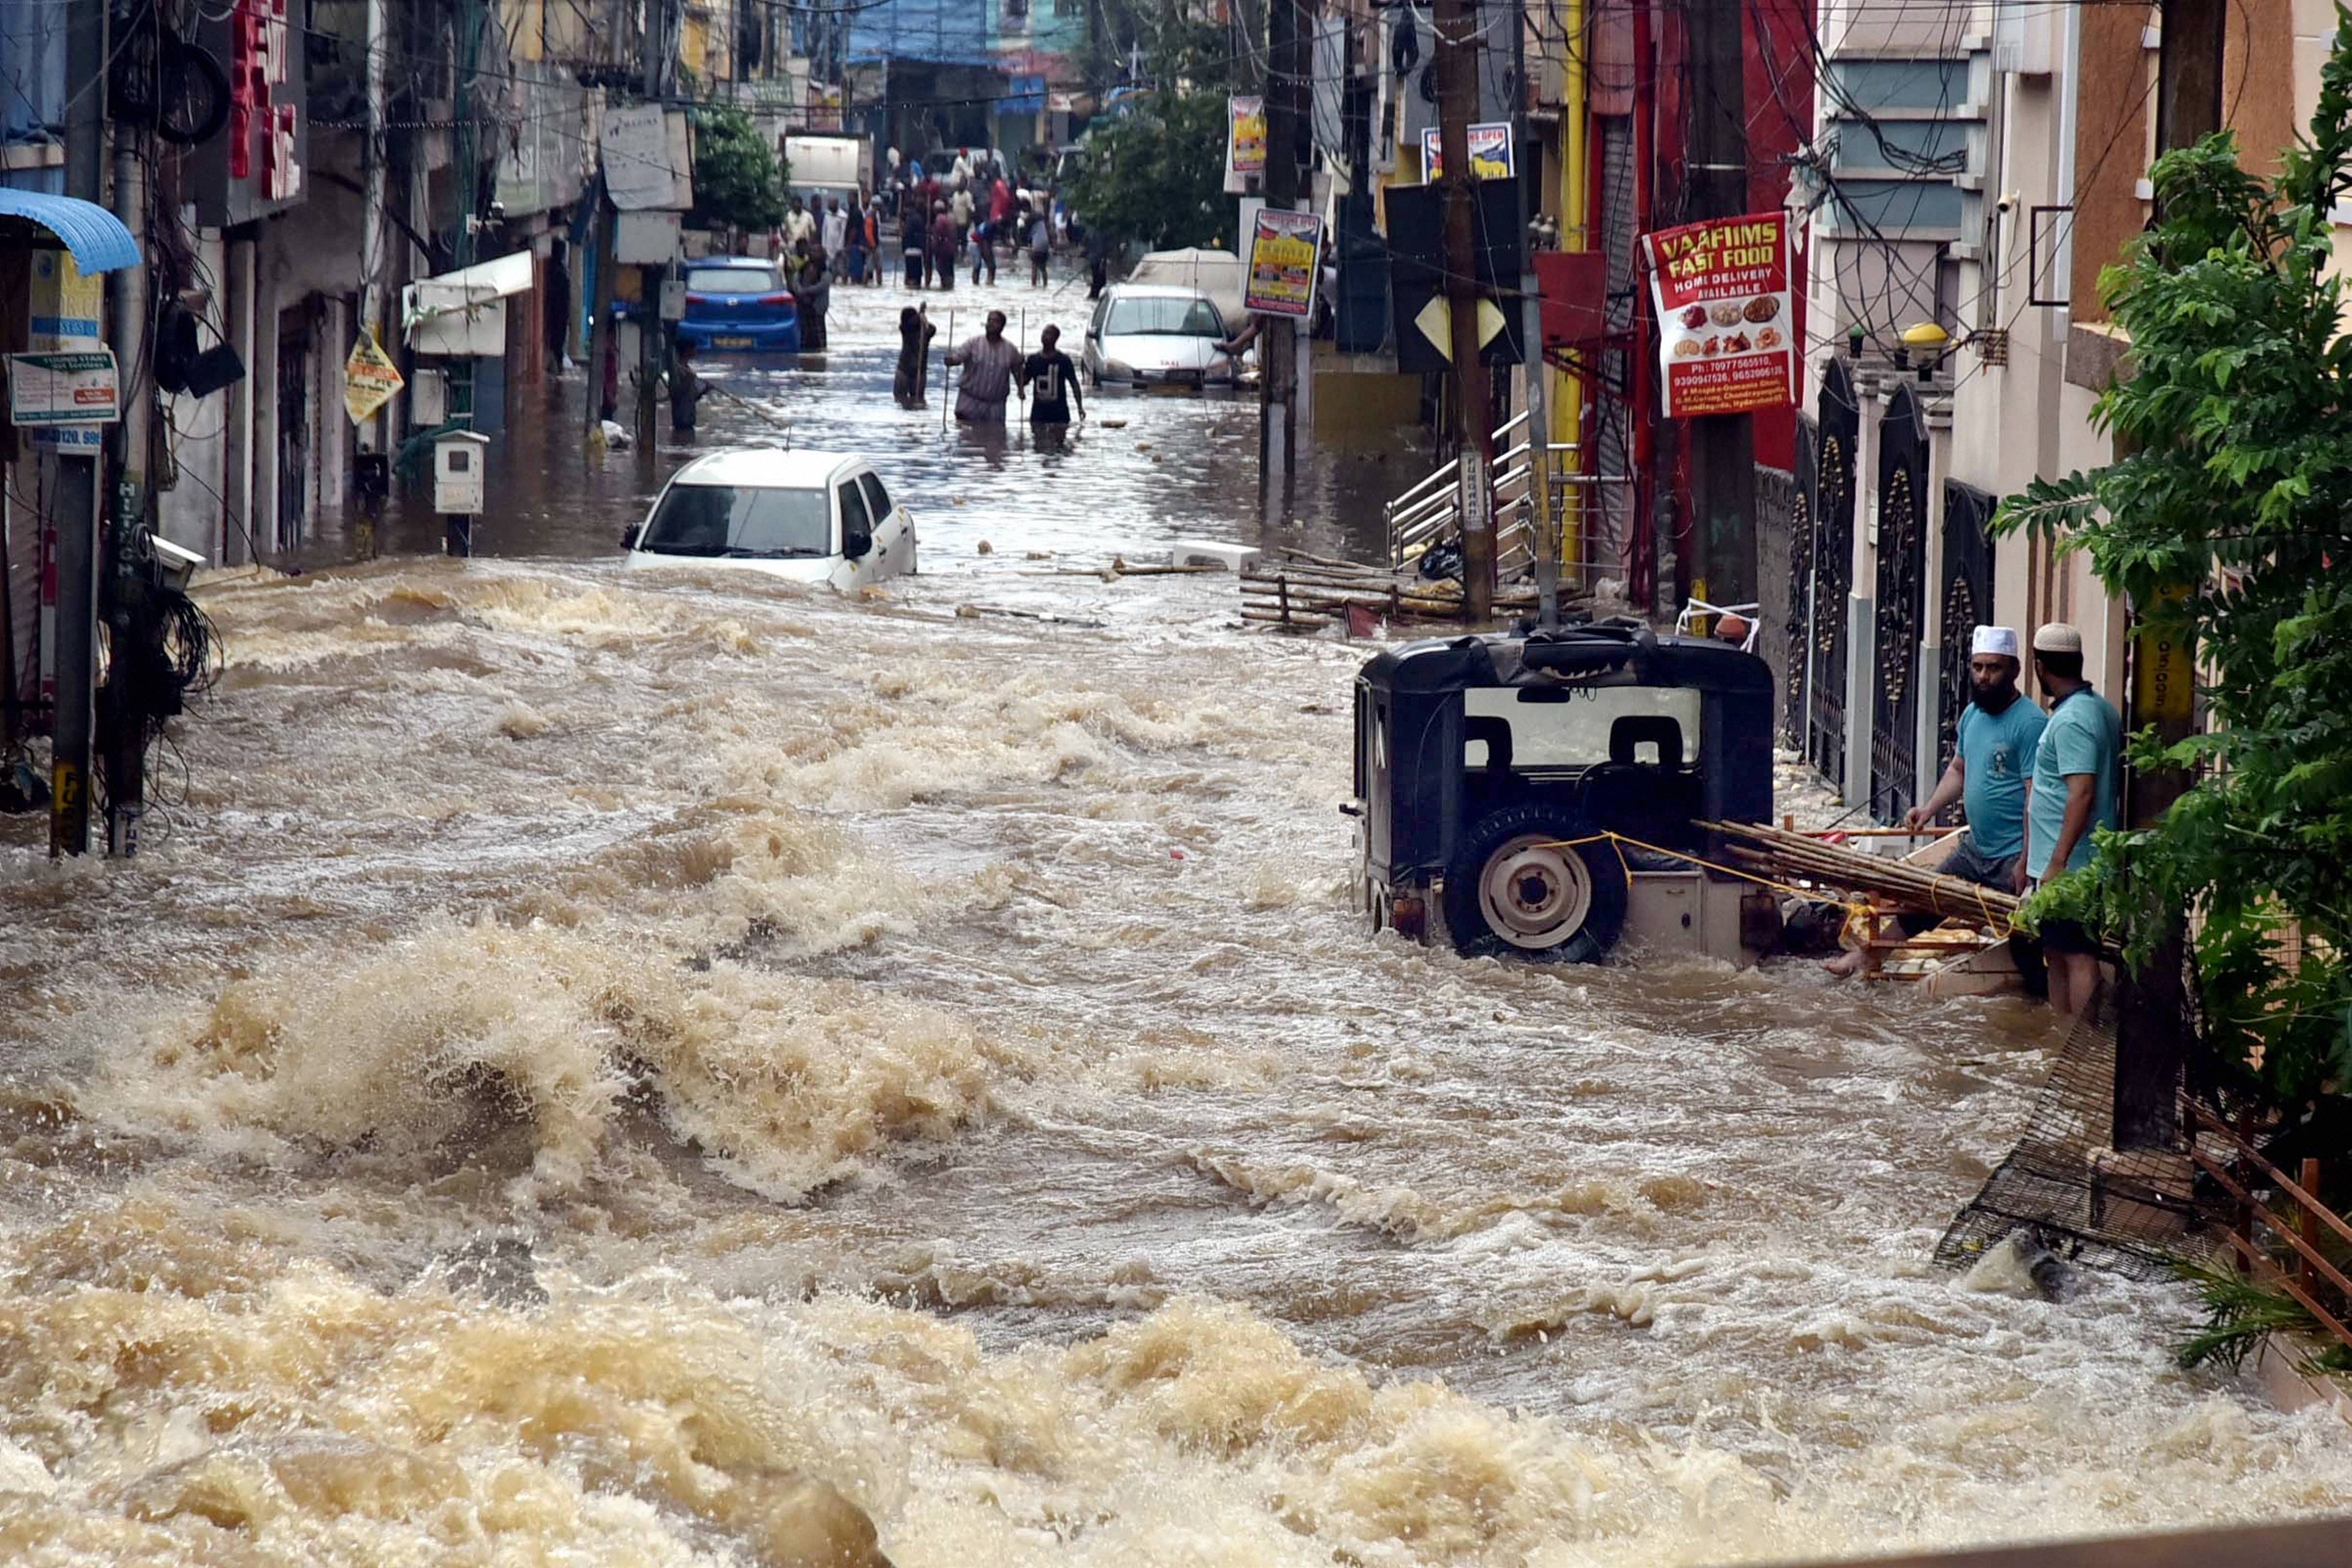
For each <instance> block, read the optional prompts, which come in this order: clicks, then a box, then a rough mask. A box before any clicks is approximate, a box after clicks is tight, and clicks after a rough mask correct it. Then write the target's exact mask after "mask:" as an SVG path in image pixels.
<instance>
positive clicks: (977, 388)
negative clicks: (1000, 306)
mask: <svg viewBox="0 0 2352 1568" xmlns="http://www.w3.org/2000/svg"><path fill="white" fill-rule="evenodd" d="M948 363H950V364H951V365H961V366H963V377H962V379H961V380H960V381H958V382H957V383H956V407H955V416H956V423H958V424H959V425H1002V424H1003V423H1004V403H1005V400H1006V399H1007V398H1009V397H1011V396H1012V395H1013V374H1014V373H1015V372H1016V371H1018V370H1019V369H1020V368H1021V351H1020V350H1019V349H1016V348H1014V347H1013V345H1012V344H1011V343H1008V342H1005V341H1004V312H1003V311H1002V310H991V311H990V312H989V313H988V330H987V331H985V332H984V333H982V335H981V336H979V337H976V338H971V339H967V340H966V341H965V342H964V344H963V346H962V347H961V348H957V349H950V350H949V351H948Z"/></svg>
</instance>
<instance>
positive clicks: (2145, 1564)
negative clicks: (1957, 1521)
mask: <svg viewBox="0 0 2352 1568" xmlns="http://www.w3.org/2000/svg"><path fill="white" fill-rule="evenodd" d="M2347 1540H2352V1519H2325V1520H2309V1521H2302V1522H2299V1523H2295V1524H2258V1525H2233V1526H2229V1527H2226V1528H2223V1529H2218V1530H2195V1531H2185V1532H2181V1533H2179V1534H2166V1535H2126V1536H2110V1537H2106V1538H2105V1539H2102V1540H2096V1541H2049V1542H2032V1543H2031V1544H2028V1545H2011V1546H1980V1547H1975V1548H1972V1549H1970V1550H1968V1551H1963V1552H1920V1553H1917V1554H1916V1555H1911V1556H1904V1557H1874V1558H1868V1559H1861V1558H1844V1559H1841V1560H1840V1561H1839V1563H1838V1568H2257V1565H2258V1568H2345V1559H2346V1556H2347V1552H2346V1550H2345V1543H2346V1542H2347ZM1814 1561H1815V1562H1818V1561H1819V1560H1818V1559H1816V1560H1814ZM1784 1568H1794V1565H1784Z"/></svg>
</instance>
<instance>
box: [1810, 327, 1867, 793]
mask: <svg viewBox="0 0 2352 1568" xmlns="http://www.w3.org/2000/svg"><path fill="white" fill-rule="evenodd" d="M1816 406H1817V407H1818V408H1819V410H1820V416H1819V418H1818V419H1817V420H1816V422H1815V436H1816V437H1817V439H1816V440H1815V441H1814V442H1813V443H1811V449H1812V468H1813V482H1812V487H1811V490H1810V491H1809V492H1807V493H1808V496H1809V500H1807V503H1806V508H1805V510H1806V511H1807V512H1808V513H1809V514H1810V515H1811V519H1812V523H1813V543H1812V558H1813V587H1812V595H1811V601H1810V602H1811V606H1812V607H1811V617H1810V618H1811V622H1812V626H1811V639H1810V644H1809V646H1810V647H1811V658H1810V659H1809V661H1808V670H1807V677H1806V679H1807V681H1808V683H1809V684H1810V685H1811V689H1812V695H1811V698H1810V699H1809V700H1807V702H1806V709H1807V710H1808V711H1807V718H1806V725H1805V729H1806V736H1805V755H1806V756H1807V758H1808V759H1810V760H1811V763H1812V764H1813V767H1814V768H1815V769H1816V770H1817V771H1818V772H1819V773H1821V774H1822V777H1824V778H1826V779H1828V780H1829V781H1830V783H1831V784H1834V785H1836V786H1837V788H1838V789H1839V790H1840V791H1841V792H1843V790H1844V788H1845V731H1846V712H1845V679H1846V671H1845V666H1846V653H1847V649H1846V599H1847V597H1848V595H1850V594H1851V593H1852V591H1853V576H1852V574H1853V486H1854V475H1853V461H1854V451H1855V449H1856V447H1858V446H1859V445H1860V443H1861V440H1862V404H1861V402H1860V401H1859V400H1858V399H1857V398H1856V397H1855V396H1854V395H1853V373H1852V372H1851V371H1850V370H1848V369H1847V367H1846V363H1845V362H1844V361H1843V360H1841V359H1832V360H1831V361H1830V362H1829V364H1828V366H1827V367H1826V368H1824V369H1823V371H1822V395H1821V401H1820V403H1819V404H1818V405H1816ZM1800 461H1802V459H1800Z"/></svg>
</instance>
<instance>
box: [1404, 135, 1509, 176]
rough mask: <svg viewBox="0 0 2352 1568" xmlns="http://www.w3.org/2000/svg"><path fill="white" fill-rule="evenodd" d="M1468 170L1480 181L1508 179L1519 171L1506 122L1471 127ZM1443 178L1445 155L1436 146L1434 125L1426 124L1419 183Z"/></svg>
mask: <svg viewBox="0 0 2352 1568" xmlns="http://www.w3.org/2000/svg"><path fill="white" fill-rule="evenodd" d="M1470 172H1471V173H1472V174H1475V175H1476V176H1477V177H1478V178H1480V179H1482V180H1507V179H1509V178H1510V177H1511V176H1512V175H1513V174H1517V172H1518V165H1517V160H1516V159H1515V158H1514V157H1513V156H1512V149H1511V127H1510V122H1509V121H1500V122H1498V123H1496V124H1492V125H1473V126H1472V127H1470ZM1444 177H1445V155H1444V153H1443V152H1442V151H1441V150H1440V149H1439V147H1438V142H1437V127H1436V126H1434V125H1431V126H1425V127H1423V130H1422V132H1421V179H1422V184H1428V185H1433V184H1436V183H1437V182H1438V181H1440V180H1442V179H1444Z"/></svg>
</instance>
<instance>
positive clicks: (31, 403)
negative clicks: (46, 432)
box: [8, 348, 122, 425]
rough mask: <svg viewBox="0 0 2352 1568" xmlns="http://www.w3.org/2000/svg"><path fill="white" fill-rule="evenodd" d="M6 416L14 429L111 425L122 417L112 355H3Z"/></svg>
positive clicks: (85, 352) (90, 351) (94, 352)
mask: <svg viewBox="0 0 2352 1568" xmlns="http://www.w3.org/2000/svg"><path fill="white" fill-rule="evenodd" d="M8 417H9V418H10V419H11V420H13V421H15V422H16V424H18V425H111V424H114V423H115V422H116V421H117V420H119V419H121V417H122V388H121V380H120V378H119V377H118V376H117V375H116V374H115V368H114V351H113V350H112V349H107V348H97V349H74V350H68V351H66V352H62V353H37V354H10V355H9V356H8Z"/></svg>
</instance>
